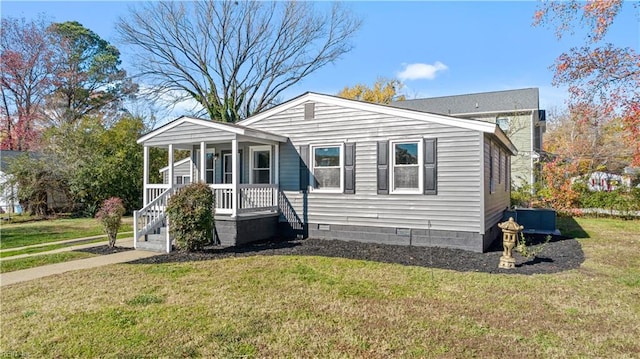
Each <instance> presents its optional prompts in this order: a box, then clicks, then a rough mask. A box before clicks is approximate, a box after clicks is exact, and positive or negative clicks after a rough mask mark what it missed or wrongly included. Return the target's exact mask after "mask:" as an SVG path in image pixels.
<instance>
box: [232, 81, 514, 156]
mask: <svg viewBox="0 0 640 359" xmlns="http://www.w3.org/2000/svg"><path fill="white" fill-rule="evenodd" d="M306 102H318V103H325V104H329V105H335V106H340V107H345V108H351V109H355V110H361V111H369V112H375V113H380V114H386V115H390V116H398V117H404V118H410V119H415V120H421V121H427V122H432V123H438V124H443V125H447V126H452V127H459V128H464V129H469V130H474V131H479V132H483V133H488V134H492V135H494V136H495V137H496V138H498V139H499V140H500V142H502V143H503V144H504V145H505V147H507V148H508V149H509V150H510V151H511V152H512V153H513V154H516V153H517V149H516V147H515V146H514V145H513V143H512V142H511V140H509V138H508V137H507V135H506V134H505V133H504V132H503V131H502V130H501V129H500V128H499V127H498V126H497V125H496V124H494V123H489V122H485V121H481V120H475V119H465V118H459V117H452V116H447V115H442V114H436V113H430V112H425V111H418V110H414V109H404V108H398V107H393V106H388V105H381V104H376V103H370V102H364V101H357V100H350V99H345V98H341V97H337V96H330V95H323V94H319V93H314V92H306V93H304V94H302V95H300V96H298V97H295V98H293V99H291V100H289V101H287V102H284V103H282V104H280V105H278V106H275V107H272V108H270V109H268V110H266V111H263V112H261V113H259V114H256V115H254V116H252V117H249V118H248V119H246V120H243V121H240V122H238V125H242V126H248V127H250V126H251V125H252V124H254V123H256V122H259V121H262V120H263V119H265V118H268V117H271V116H273V115H275V114H278V113H280V112H284V111H286V110H288V109H290V108H293V107H296V106H298V105H301V104H304V103H306Z"/></svg>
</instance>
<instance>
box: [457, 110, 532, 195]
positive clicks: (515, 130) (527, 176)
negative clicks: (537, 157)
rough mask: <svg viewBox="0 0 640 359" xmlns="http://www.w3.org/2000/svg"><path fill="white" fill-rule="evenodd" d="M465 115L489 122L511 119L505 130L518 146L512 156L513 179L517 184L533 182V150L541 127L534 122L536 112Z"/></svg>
mask: <svg viewBox="0 0 640 359" xmlns="http://www.w3.org/2000/svg"><path fill="white" fill-rule="evenodd" d="M464 117H470V118H475V119H478V120H482V121H487V122H493V123H495V122H496V119H497V118H508V119H509V130H507V131H505V132H506V134H507V136H509V139H510V140H511V142H512V143H513V145H514V146H516V149H517V150H518V154H517V155H516V156H513V157H512V161H511V180H512V181H513V184H514V185H516V186H522V185H524V184H529V183H531V176H532V175H533V161H532V159H531V155H532V154H531V150H532V148H533V147H534V140H535V139H534V138H533V137H532V135H533V134H534V132H532V131H534V130H535V131H539V127H536V126H535V123H534V112H533V111H532V112H528V113H522V114H520V115H515V114H512V113H506V114H501V115H495V114H491V115H469V116H464Z"/></svg>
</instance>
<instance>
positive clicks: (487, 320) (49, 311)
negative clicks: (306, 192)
mask: <svg viewBox="0 0 640 359" xmlns="http://www.w3.org/2000/svg"><path fill="white" fill-rule="evenodd" d="M559 226H560V227H561V228H562V226H565V227H566V228H567V229H568V228H569V227H571V230H572V231H574V232H575V233H580V236H579V237H580V238H581V239H579V242H580V243H581V245H582V247H583V250H584V253H585V256H586V261H585V262H584V263H583V265H582V266H581V267H580V268H578V269H575V270H571V271H567V272H562V273H555V274H548V275H534V276H523V275H507V274H487V273H471V272H465V273H461V272H455V271H450V270H440V269H431V268H422V267H408V266H401V265H395V264H385V263H377V262H368V261H361V260H349V259H341V258H324V257H303V256H266V255H259V256H254V257H242V258H229V259H224V260H214V261H202V262H188V263H173V264H158V265H133V264H119V265H113V266H107V267H102V268H96V269H91V270H83V271H76V272H70V273H66V274H64V275H58V276H54V277H48V278H43V279H39V280H34V281H29V282H25V283H18V284H15V285H11V286H7V287H3V288H2V290H1V291H0V302H1V303H2V311H1V313H0V357H1V356H3V355H4V356H16V357H19V356H24V357H104V358H115V357H132V358H133V357H166V358H174V357H208V358H210V357H221V358H240V357H242V358H251V357H268V358H269V357H278V358H279V357H291V358H296V357H303V358H310V357H367V358H389V357H413V358H424V357H447V358H448V357H479V358H485V357H494V358H495V357H507V356H508V357H511V356H514V357H515V356H517V357H521V358H540V357H544V358H565V357H617V358H631V357H636V356H637V355H638V353H640V342H639V341H638V338H640V326H638V323H640V300H638V299H639V294H640V279H639V278H640V231H638V228H640V222H638V221H635V222H632V221H620V220H612V219H597V220H595V219H576V220H575V221H573V220H569V219H559ZM496 265H497V263H496Z"/></svg>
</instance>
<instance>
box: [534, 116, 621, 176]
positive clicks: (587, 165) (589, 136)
mask: <svg viewBox="0 0 640 359" xmlns="http://www.w3.org/2000/svg"><path fill="white" fill-rule="evenodd" d="M603 116H605V114H602V113H599V112H598V111H597V109H593V108H590V107H588V106H584V107H582V108H580V107H577V106H574V107H572V108H570V109H567V110H565V111H562V112H557V111H551V112H550V114H549V116H547V118H548V119H547V131H546V133H545V138H544V143H543V146H544V150H545V151H546V152H547V153H551V154H553V155H554V156H556V157H559V158H562V159H565V160H569V161H572V162H575V163H577V165H578V166H577V171H578V174H580V175H586V174H590V173H592V172H593V171H607V172H614V173H621V172H622V170H623V169H624V167H626V166H628V165H629V163H630V162H631V157H632V155H633V153H634V149H633V148H632V147H629V146H626V145H625V144H624V138H625V136H626V132H625V126H624V124H623V123H622V119H621V118H619V117H613V118H609V117H603Z"/></svg>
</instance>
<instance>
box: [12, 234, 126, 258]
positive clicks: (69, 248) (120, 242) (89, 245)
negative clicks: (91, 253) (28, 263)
mask: <svg viewBox="0 0 640 359" xmlns="http://www.w3.org/2000/svg"><path fill="white" fill-rule="evenodd" d="M67 243H82V241H79V242H74V241H73V240H71V241H60V242H52V243H50V244H67ZM106 244H107V241H106V239H105V240H104V241H102V242H94V243H85V244H78V245H75V246H67V247H62V248H58V249H52V250H50V251H44V252H36V253H25V254H18V255H17V256H10V257H4V258H0V262H2V261H10V260H12V259H19V258H25V257H35V256H40V255H43V254H53V253H60V252H68V251H75V250H78V249H85V248H92V247H98V246H104V245H106ZM116 246H118V247H127V248H133V237H130V238H121V239H118V240H117V241H116ZM29 247H31V246H27V247H21V248H29ZM12 250H17V249H13V248H12Z"/></svg>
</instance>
